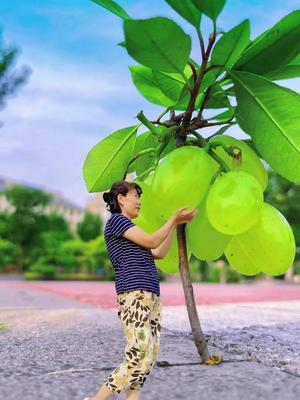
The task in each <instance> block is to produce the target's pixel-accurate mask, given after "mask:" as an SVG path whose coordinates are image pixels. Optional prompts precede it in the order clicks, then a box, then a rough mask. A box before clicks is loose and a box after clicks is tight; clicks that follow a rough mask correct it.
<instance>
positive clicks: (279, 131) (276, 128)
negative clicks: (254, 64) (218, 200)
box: [229, 71, 300, 184]
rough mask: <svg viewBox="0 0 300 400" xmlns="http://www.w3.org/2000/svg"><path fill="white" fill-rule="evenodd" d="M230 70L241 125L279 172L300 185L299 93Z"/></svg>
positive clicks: (246, 73)
mask: <svg viewBox="0 0 300 400" xmlns="http://www.w3.org/2000/svg"><path fill="white" fill-rule="evenodd" d="M229 73H230V75H231V77H232V80H233V82H234V86H235V91H236V99H237V121H238V123H239V125H240V126H241V128H242V129H243V130H244V131H245V132H246V133H248V134H249V135H250V136H251V138H252V140H253V142H254V145H255V147H256V148H257V150H258V152H259V153H260V154H261V155H262V156H263V157H264V159H265V161H266V162H267V163H268V164H269V165H270V166H271V167H272V168H273V169H274V170H275V171H276V172H278V173H279V174H280V175H282V176H283V177H285V178H286V179H288V180H289V181H291V182H295V183H298V184H299V183H300V133H299V127H300V113H299V110H300V96H299V94H297V93H296V92H293V91H292V90H290V89H287V88H284V87H282V86H279V85H276V84H275V83H273V82H271V81H269V80H268V79H266V78H263V77H260V76H258V75H255V74H252V73H249V72H241V71H229Z"/></svg>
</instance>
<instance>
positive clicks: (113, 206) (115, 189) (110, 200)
mask: <svg viewBox="0 0 300 400" xmlns="http://www.w3.org/2000/svg"><path fill="white" fill-rule="evenodd" d="M131 189H136V191H137V192H138V195H139V197H140V196H141V194H142V193H143V191H142V188H141V187H140V185H138V184H137V183H135V182H127V181H124V180H122V181H117V182H115V183H114V184H113V185H112V187H111V189H110V191H109V192H105V193H103V200H104V201H105V203H107V204H106V209H107V210H108V211H110V212H111V213H112V214H114V213H119V214H120V213H121V208H120V205H119V202H118V194H122V195H123V196H126V194H127V193H128V191H129V190H131Z"/></svg>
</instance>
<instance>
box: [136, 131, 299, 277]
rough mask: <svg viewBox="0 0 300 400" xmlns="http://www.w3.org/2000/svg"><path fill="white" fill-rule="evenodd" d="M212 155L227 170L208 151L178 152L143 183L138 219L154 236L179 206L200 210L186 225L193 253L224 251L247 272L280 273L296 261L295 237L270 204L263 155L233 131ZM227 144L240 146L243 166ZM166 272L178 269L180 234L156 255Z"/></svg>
mask: <svg viewBox="0 0 300 400" xmlns="http://www.w3.org/2000/svg"><path fill="white" fill-rule="evenodd" d="M214 142H216V143H218V146H217V147H215V149H214V152H215V154H216V155H217V157H218V158H219V159H221V160H222V161H223V162H225V163H226V165H227V166H228V167H229V169H230V170H229V171H228V172H226V173H224V172H221V173H220V174H219V175H217V178H216V179H215V180H214V181H213V183H212V177H214V176H215V175H216V172H217V171H218V169H219V167H220V165H219V163H218V162H217V161H216V160H215V159H214V158H213V157H211V156H210V155H209V154H208V153H207V151H206V150H205V149H203V148H199V147H197V146H183V147H180V148H177V149H175V150H173V151H172V152H171V153H169V154H168V155H167V156H166V157H165V158H164V159H162V160H161V162H160V163H159V164H158V166H157V168H156V170H155V171H154V172H153V173H151V174H150V175H149V176H148V177H147V178H146V179H145V180H144V181H140V180H138V179H135V181H136V182H137V183H139V184H140V186H141V187H142V189H143V193H142V196H141V199H140V200H141V210H140V213H139V215H138V217H137V218H136V219H135V220H134V222H135V223H136V224H137V225H138V226H140V227H141V228H142V229H144V230H145V231H147V232H149V233H153V232H154V231H156V230H157V229H159V228H160V227H161V226H162V225H163V224H164V223H165V221H167V219H168V218H170V216H171V215H172V214H173V213H174V212H175V211H176V210H177V209H179V208H180V207H184V206H188V207H190V208H193V207H197V209H198V212H197V214H196V216H195V218H194V219H193V220H192V221H191V222H190V223H188V224H187V225H186V239H187V240H186V244H187V254H188V258H190V256H191V254H193V255H194V256H195V257H197V258H198V259H199V260H207V261H211V260H217V259H218V258H219V257H220V256H221V255H222V254H223V253H224V254H225V256H226V258H227V260H228V262H229V263H230V265H231V266H232V267H233V268H235V269H236V270H237V271H238V272H240V273H241V274H243V275H256V274H257V273H259V272H264V273H266V274H268V275H281V274H283V273H285V272H286V271H287V270H288V269H289V267H290V266H291V265H292V263H293V261H294V257H295V251H296V246H295V239H294V236H293V232H292V229H291V227H290V225H289V223H288V222H287V220H286V219H285V218H284V216H283V215H282V214H281V213H280V212H279V211H278V210H277V209H276V208H274V207H272V206H271V205H270V204H267V203H266V202H264V196H263V191H264V190H265V189H266V187H267V183H268V177H267V172H266V170H265V168H264V165H263V164H262V162H261V160H260V158H259V157H258V156H257V155H256V153H255V152H254V151H253V150H252V149H251V147H249V146H248V145H247V144H246V143H245V142H242V141H240V140H237V139H235V138H233V137H231V136H226V135H223V136H215V137H213V138H212V139H211V140H210V143H212V144H213V143H214ZM220 143H222V144H224V146H227V148H228V147H229V146H236V147H237V148H238V149H240V150H241V154H242V162H241V164H240V165H239V166H238V167H237V165H236V164H235V163H233V162H232V160H233V159H232V157H231V156H230V155H229V154H228V153H227V152H226V151H225V150H224V147H222V146H220V145H219V144H220ZM156 264H157V265H158V267H159V268H160V269H161V270H163V271H164V272H166V273H169V274H173V273H177V272H178V271H179V259H178V245H177V237H176V234H174V235H173V241H172V245H171V247H170V250H169V252H168V255H167V256H166V257H165V258H164V259H161V260H156Z"/></svg>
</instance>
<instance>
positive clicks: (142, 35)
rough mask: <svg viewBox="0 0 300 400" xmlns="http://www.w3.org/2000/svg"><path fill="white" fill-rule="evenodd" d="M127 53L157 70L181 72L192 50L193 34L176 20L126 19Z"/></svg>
mask: <svg viewBox="0 0 300 400" xmlns="http://www.w3.org/2000/svg"><path fill="white" fill-rule="evenodd" d="M123 24H124V33H125V41H126V48H127V51H128V54H129V55H130V56H131V57H133V58H134V59H135V60H136V61H138V62H139V63H141V64H143V65H145V66H146V67H149V68H151V69H154V70H158V71H164V72H182V71H183V69H184V67H185V66H186V64H187V62H188V60H189V55H190V51H191V38H190V36H189V35H187V34H186V33H184V31H183V30H182V29H181V28H180V26H178V25H177V24H176V23H175V22H174V21H172V20H171V19H168V18H163V17H156V18H149V19H140V20H132V19H127V20H125V21H124V23H123Z"/></svg>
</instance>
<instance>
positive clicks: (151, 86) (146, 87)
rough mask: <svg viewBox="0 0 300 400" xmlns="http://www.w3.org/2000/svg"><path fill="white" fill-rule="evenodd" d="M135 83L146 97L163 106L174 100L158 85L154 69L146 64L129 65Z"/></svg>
mask: <svg viewBox="0 0 300 400" xmlns="http://www.w3.org/2000/svg"><path fill="white" fill-rule="evenodd" d="M129 70H130V73H131V77H132V80H133V83H134V85H135V87H136V88H137V90H138V91H139V92H140V93H141V95H142V96H143V97H145V99H147V100H148V101H150V102H151V103H154V104H157V105H159V106H163V107H169V106H171V105H172V104H174V101H173V100H171V99H170V98H168V97H167V96H166V95H165V94H164V93H163V92H162V91H161V90H160V89H159V87H158V86H157V84H156V82H155V80H154V77H153V74H152V70H151V69H150V68H147V67H144V66H134V67H129Z"/></svg>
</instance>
